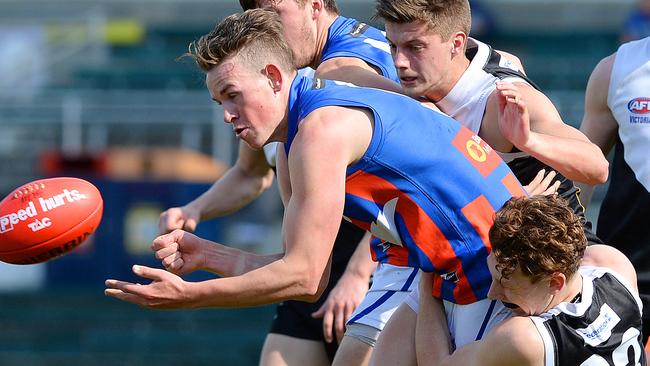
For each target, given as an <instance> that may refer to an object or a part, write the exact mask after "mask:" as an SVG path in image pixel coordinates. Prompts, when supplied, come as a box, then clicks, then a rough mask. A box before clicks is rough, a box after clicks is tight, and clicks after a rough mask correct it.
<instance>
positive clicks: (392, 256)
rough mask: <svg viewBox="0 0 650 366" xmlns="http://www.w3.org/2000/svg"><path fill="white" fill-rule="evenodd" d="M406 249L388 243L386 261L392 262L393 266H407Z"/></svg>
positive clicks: (407, 256)
mask: <svg viewBox="0 0 650 366" xmlns="http://www.w3.org/2000/svg"><path fill="white" fill-rule="evenodd" d="M408 252H409V251H408V249H406V248H404V247H402V246H399V245H390V247H388V250H387V251H386V255H387V256H388V260H387V261H386V263H388V264H392V265H394V266H400V267H408V266H409V255H408Z"/></svg>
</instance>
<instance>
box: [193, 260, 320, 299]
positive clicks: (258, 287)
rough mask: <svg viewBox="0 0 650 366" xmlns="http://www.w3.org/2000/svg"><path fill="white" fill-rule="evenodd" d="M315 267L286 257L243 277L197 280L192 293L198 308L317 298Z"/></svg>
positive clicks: (317, 277) (318, 278)
mask: <svg viewBox="0 0 650 366" xmlns="http://www.w3.org/2000/svg"><path fill="white" fill-rule="evenodd" d="M317 272H318V271H315V270H314V269H313V268H309V267H308V266H301V265H297V264H295V263H287V262H286V261H285V260H284V259H280V260H276V261H274V262H272V263H270V264H268V265H266V266H263V267H261V268H258V269H256V270H253V271H250V272H248V273H246V274H243V275H241V276H235V277H229V278H220V279H215V280H210V281H203V282H198V283H194V284H193V285H192V287H193V289H192V290H191V296H192V297H193V299H192V303H193V304H194V306H195V307H246V306H257V305H265V304H271V303H275V302H279V301H284V300H289V299H293V300H303V301H314V300H316V299H317V298H318V296H319V295H320V294H319V293H318V292H319V291H318V283H319V280H320V277H319V276H322V272H321V273H320V274H319V273H317Z"/></svg>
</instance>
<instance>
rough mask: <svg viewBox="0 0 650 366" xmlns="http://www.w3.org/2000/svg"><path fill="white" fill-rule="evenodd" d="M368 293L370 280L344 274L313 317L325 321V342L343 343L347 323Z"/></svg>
mask: <svg viewBox="0 0 650 366" xmlns="http://www.w3.org/2000/svg"><path fill="white" fill-rule="evenodd" d="M366 292H368V278H362V276H355V275H353V274H347V273H346V274H344V275H343V276H342V277H341V278H340V279H339V281H338V282H337V284H336V286H334V288H333V289H332V291H331V292H330V293H329V296H327V300H325V302H324V303H323V305H321V307H320V308H319V309H318V310H317V311H316V312H314V313H312V315H311V316H312V317H314V318H322V319H323V335H324V337H325V341H326V342H328V343H331V342H332V341H333V340H334V333H335V335H336V340H337V342H338V343H341V339H343V335H344V334H345V323H346V322H347V321H348V319H350V315H352V312H353V311H354V309H356V308H357V306H358V305H359V304H360V303H361V300H363V298H364V296H365V295H366Z"/></svg>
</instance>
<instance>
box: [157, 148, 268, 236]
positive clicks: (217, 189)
mask: <svg viewBox="0 0 650 366" xmlns="http://www.w3.org/2000/svg"><path fill="white" fill-rule="evenodd" d="M272 183H273V170H272V169H271V168H270V167H269V165H268V163H267V162H266V159H265V156H264V152H263V151H261V150H260V151H257V150H253V149H251V148H250V147H248V145H246V144H245V143H243V142H240V144H239V157H238V159H237V162H236V163H235V165H234V166H233V167H231V168H230V169H228V171H226V173H225V174H224V175H223V177H221V178H220V179H219V180H218V181H217V182H215V183H214V184H213V185H212V187H210V189H208V190H207V191H206V192H204V193H203V194H202V195H200V196H199V197H198V198H196V199H195V200H193V201H191V202H190V203H188V204H186V205H185V206H182V207H172V208H170V209H168V210H166V211H165V212H163V213H162V214H161V215H160V222H159V226H158V229H159V233H160V234H164V233H168V232H170V231H172V230H175V229H183V230H188V231H194V230H195V229H196V226H197V225H198V223H199V221H202V220H208V219H211V218H213V217H217V216H223V215H227V214H229V213H232V212H234V211H237V210H239V209H240V208H242V207H244V206H246V205H247V204H249V203H250V202H252V201H253V200H254V199H255V198H257V197H258V196H259V195H260V194H262V192H264V191H265V190H266V189H268V187H270V186H271V184H272Z"/></svg>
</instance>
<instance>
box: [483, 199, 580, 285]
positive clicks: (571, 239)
mask: <svg viewBox="0 0 650 366" xmlns="http://www.w3.org/2000/svg"><path fill="white" fill-rule="evenodd" d="M489 235H490V242H491V243H492V253H493V254H494V257H495V259H496V261H497V265H496V268H497V270H499V271H500V272H501V275H502V277H503V278H508V277H509V276H510V275H511V274H512V273H513V272H514V271H515V270H516V269H517V268H520V269H521V271H522V273H523V274H524V275H526V276H527V277H529V278H530V280H531V281H532V282H533V283H536V282H538V281H539V280H541V279H542V278H546V277H548V276H550V275H551V274H552V273H554V272H560V273H563V274H564V275H565V276H567V277H571V276H572V275H573V274H574V273H576V271H577V270H578V267H579V266H580V260H581V259H582V255H583V254H584V251H585V248H586V246H587V239H586V237H585V233H584V229H583V220H582V218H581V217H579V216H578V215H576V214H575V213H574V212H573V210H572V209H571V208H570V207H569V205H568V204H567V202H566V201H565V200H564V199H563V198H560V197H557V196H555V195H550V196H534V197H519V198H511V199H510V200H509V201H508V202H506V204H505V205H504V206H503V207H502V208H501V209H500V210H499V211H498V212H497V214H496V219H495V220H494V224H493V225H492V228H491V229H490V234H489Z"/></svg>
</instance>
